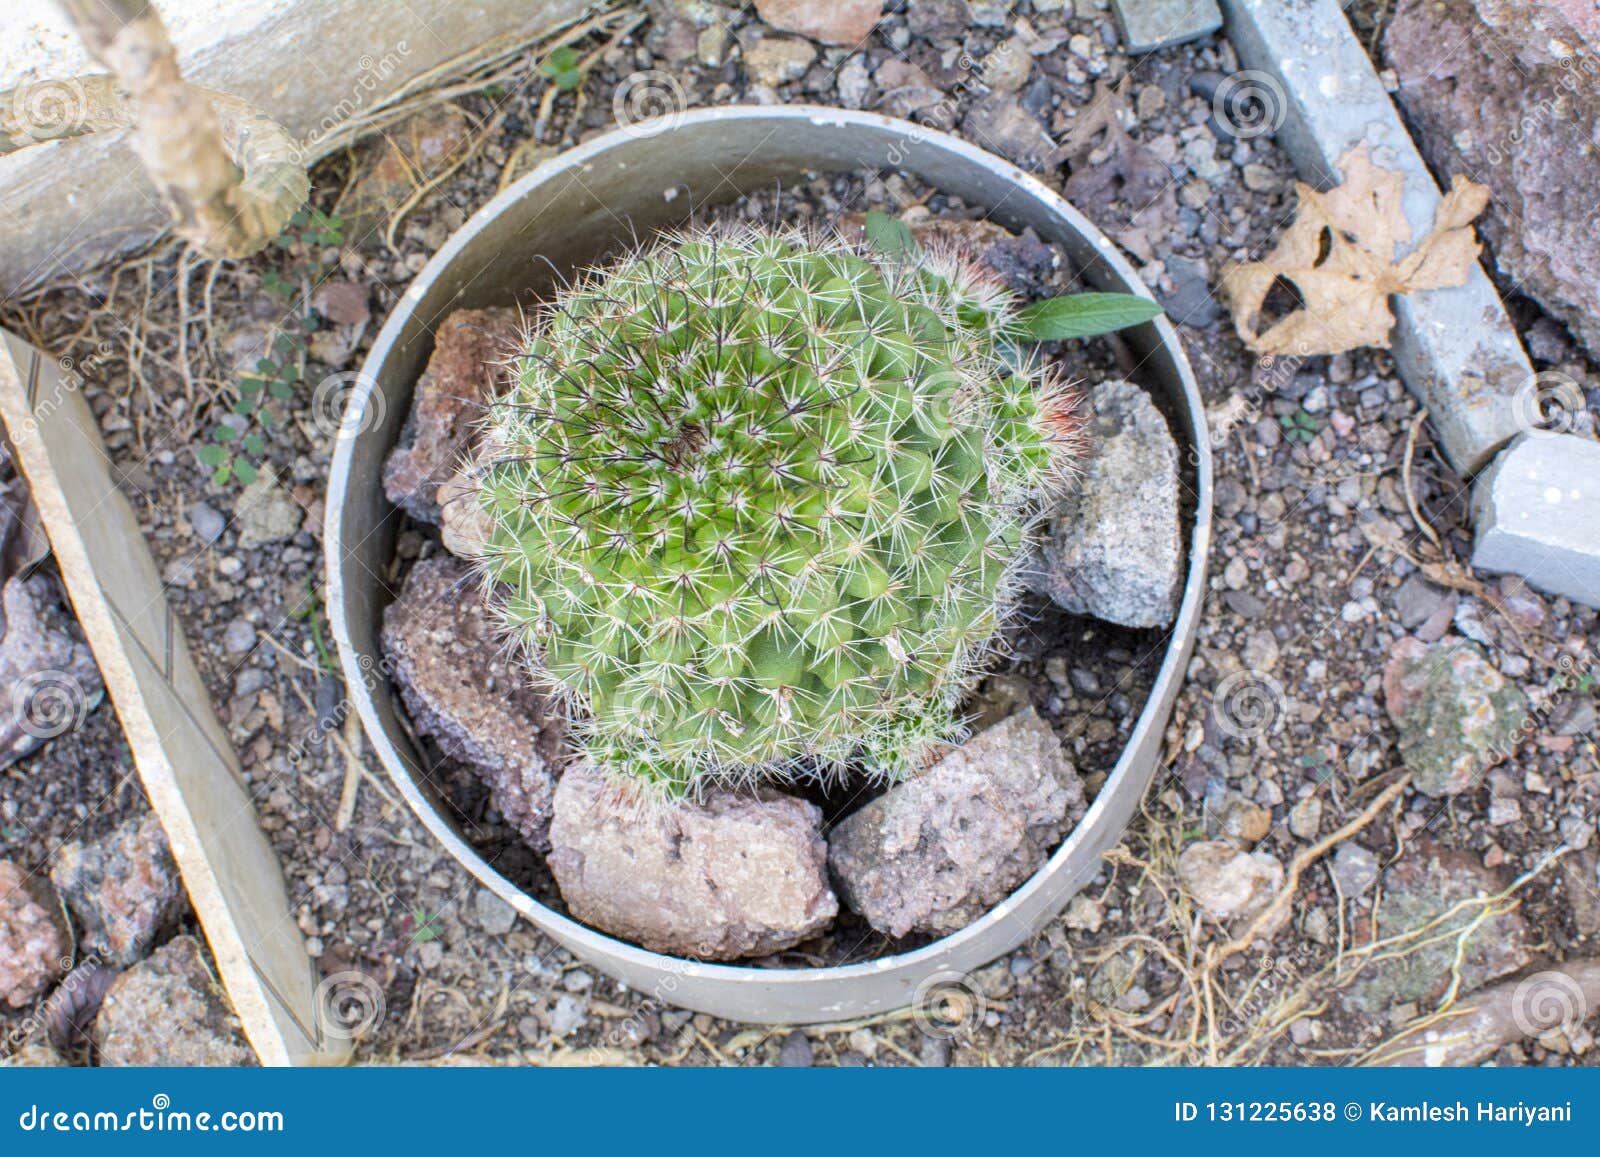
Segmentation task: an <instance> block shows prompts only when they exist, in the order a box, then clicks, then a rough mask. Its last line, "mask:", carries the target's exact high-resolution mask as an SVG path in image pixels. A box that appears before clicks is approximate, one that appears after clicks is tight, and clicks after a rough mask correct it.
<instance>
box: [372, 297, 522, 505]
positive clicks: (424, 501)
mask: <svg viewBox="0 0 1600 1157" xmlns="http://www.w3.org/2000/svg"><path fill="white" fill-rule="evenodd" d="M520 332H521V323H520V322H519V321H518V319H517V312H516V310H513V309H458V310H456V311H455V312H454V313H452V314H451V315H450V316H449V317H447V318H445V319H444V321H443V322H442V323H441V324H440V326H439V329H438V332H437V333H436V334H435V336H434V343H433V353H432V355H431V356H430V357H429V358H428V368H427V369H426V370H424V371H423V373H422V376H421V377H420V378H418V379H417V387H416V391H415V392H414V393H413V395H412V399H411V414H410V416H409V417H408V418H407V420H406V426H405V430H404V432H403V433H402V434H401V436H400V444H399V446H397V447H396V448H395V450H394V452H393V453H392V454H390V455H389V460H388V462H386V463H384V467H383V490H384V493H385V494H386V495H388V497H389V501H390V502H393V503H394V504H395V505H396V506H399V507H400V508H402V509H403V510H405V512H406V513H407V514H409V515H411V517H413V518H415V519H418V520H420V521H422V522H434V523H436V522H438V521H439V504H438V502H437V500H436V499H437V493H436V492H437V490H438V488H439V485H440V483H442V482H445V481H446V480H447V479H449V478H450V477H451V476H452V475H454V474H455V472H456V470H457V468H458V467H459V466H460V464H461V461H462V459H464V458H465V457H466V456H467V455H468V452H469V451H470V450H471V448H472V444H473V440H474V438H475V435H476V433H477V423H478V420H479V419H480V418H481V417H482V416H483V413H484V407H485V405H486V404H487V403H488V402H489V401H490V400H491V399H492V398H494V397H495V395H496V394H498V393H499V392H500V385H501V369H500V366H501V364H502V363H503V362H504V361H505V358H506V354H507V353H508V352H509V351H511V350H512V349H514V348H515V345H516V340H517V335H518V334H519V333H520Z"/></svg>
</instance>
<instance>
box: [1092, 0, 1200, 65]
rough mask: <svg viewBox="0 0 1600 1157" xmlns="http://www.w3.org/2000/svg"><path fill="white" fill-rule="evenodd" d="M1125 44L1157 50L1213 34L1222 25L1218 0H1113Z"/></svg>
mask: <svg viewBox="0 0 1600 1157" xmlns="http://www.w3.org/2000/svg"><path fill="white" fill-rule="evenodd" d="M1111 10H1112V12H1113V13H1115V14H1116V17H1117V27H1118V28H1120V29H1121V30H1122V40H1123V46H1124V47H1125V48H1126V49H1127V50H1128V51H1129V52H1130V53H1134V54H1138V53H1144V52H1155V51H1157V50H1158V49H1162V48H1171V47H1173V46H1174V45H1178V44H1187V43H1188V42H1189V41H1191V40H1199V39H1200V38H1201V37H1202V36H1210V35H1211V34H1212V33H1213V32H1215V31H1217V29H1219V28H1221V27H1222V13H1221V12H1220V11H1219V10H1218V9H1217V3H1216V0H1111Z"/></svg>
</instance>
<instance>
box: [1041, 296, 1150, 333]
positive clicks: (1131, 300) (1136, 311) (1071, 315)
mask: <svg viewBox="0 0 1600 1157" xmlns="http://www.w3.org/2000/svg"><path fill="white" fill-rule="evenodd" d="M1160 316H1161V307H1160V306H1159V305H1157V304H1156V303H1155V302H1153V301H1151V300H1150V299H1149V298H1148V297H1136V296H1134V295H1133V294H1131V293H1073V294H1068V295H1067V296H1065V297H1052V298H1050V299H1049V300H1047V301H1036V302H1034V303H1033V304H1032V305H1029V306H1025V307H1023V309H1022V310H1021V311H1020V312H1019V313H1018V314H1017V317H1016V320H1015V321H1014V322H1012V324H1011V332H1012V333H1013V334H1015V335H1017V336H1018V337H1022V338H1028V339H1031V340H1033V341H1066V340H1067V339H1068V338H1075V337H1093V336H1094V335H1095V334H1100V333H1111V332H1112V331H1113V330H1119V329H1127V328H1128V327H1129V326H1130V325H1141V324H1143V323H1144V322H1147V321H1149V320H1150V319H1151V318H1153V317H1160Z"/></svg>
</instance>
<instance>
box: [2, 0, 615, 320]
mask: <svg viewBox="0 0 1600 1157" xmlns="http://www.w3.org/2000/svg"><path fill="white" fill-rule="evenodd" d="M588 7H589V5H588V4H587V3H586V0H542V2H540V3H535V4H530V3H528V2H527V0H406V3H404V4H374V3H370V2H368V0H229V3H226V4H222V3H218V2H217V0H162V3H161V16H162V19H163V20H164V21H165V22H166V24H167V28H168V31H169V32H170V33H171V35H172V40H173V43H174V44H175V45H176V46H177V49H178V62H179V64H180V65H181V66H182V67H183V70H184V75H185V77H186V78H187V79H188V80H190V81H192V82H193V83H195V84H199V85H203V86H205V87H207V88H214V89H219V90H221V91H223V92H230V93H233V94H234V95H235V96H239V97H242V98H243V99H245V100H247V101H250V102H251V103H252V104H254V105H255V106H256V107H257V108H260V109H261V110H262V111H264V112H266V113H267V114H268V115H269V116H271V117H272V118H273V119H274V120H276V121H278V123H280V124H281V125H283V126H284V128H286V129H288V130H289V134H290V135H291V136H292V137H294V138H295V141H296V143H297V144H298V145H299V146H300V148H301V149H302V151H303V152H304V154H305V156H306V160H307V162H308V163H309V162H311V161H314V160H316V159H317V158H319V157H321V156H323V155H324V154H325V153H326V152H328V151H329V150H330V149H332V148H342V147H343V145H344V143H345V142H344V140H343V139H342V137H341V134H340V132H339V129H340V126H341V125H343V124H345V123H346V122H348V121H350V120H351V119H352V118H355V117H359V116H361V115H364V114H366V113H368V112H370V111H371V110H372V109H374V108H375V107H377V106H380V105H382V104H383V103H384V102H386V101H388V100H390V99H391V98H393V97H394V96H395V95H396V94H397V93H399V92H400V91H402V90H403V89H404V88H406V86H407V85H408V84H410V83H411V82H413V81H415V80H416V79H417V78H418V77H420V76H422V75H423V74H424V73H427V72H431V71H432V70H434V69H436V68H440V67H441V66H446V65H451V67H449V68H447V71H448V72H449V73H450V74H451V75H459V74H460V71H461V70H460V67H459V64H460V62H461V61H462V60H463V59H464V58H470V59H485V58H487V57H491V56H493V55H494V54H495V53H496V52H503V51H505V49H507V48H509V47H511V42H513V41H515V40H516V39H518V38H526V37H529V36H534V35H537V34H540V33H542V32H544V31H547V30H550V29H554V28H556V27H558V26H560V25H561V24H564V23H566V22H568V21H571V20H574V19H576V18H577V17H578V16H580V15H582V14H583V12H584V11H585V10H586V9H587V8H588ZM0 44H4V45H5V46H6V50H5V52H4V53H0V93H5V92H8V91H10V90H12V89H14V88H17V87H18V86H21V85H24V84H28V85H35V84H41V85H43V86H44V87H42V88H37V89H33V90H31V91H30V92H29V93H27V94H26V100H25V101H24V102H23V103H22V108H23V111H24V117H23V119H24V123H25V124H30V128H31V131H32V132H33V134H34V135H35V137H36V138H37V139H38V140H40V141H41V142H42V143H38V144H34V145H32V146H31V147H29V148H25V149H21V150H19V151H17V152H14V153H11V154H8V155H6V156H3V157H0V302H4V301H6V300H8V299H9V298H10V297H11V296H12V295H14V294H17V293H18V292H20V291H22V290H24V289H26V288H28V287H29V286H32V285H35V284H37V283H39V282H41V281H45V280H49V279H50V278H53V277H55V276H58V275H59V274H60V273H62V272H74V273H76V272H82V271H83V270H86V269H90V268H92V267H94V266H95V265H97V264H99V263H100V262H101V261H104V260H105V259H106V258H107V257H110V256H113V255H115V254H117V253H120V252H124V251H126V250H128V249H131V248H134V247H137V246H138V245H140V244H143V243H145V242H148V241H150V240H151V239H152V238H154V237H155V236H156V235H157V234H158V233H160V232H161V230H162V229H164V228H165V227H166V220H167V218H166V214H165V212H164V211H163V210H162V208H161V206H160V205H159V204H158V202H157V200H156V195H155V191H154V190H153V189H152V188H151V187H150V183H149V182H148V181H147V180H146V179H145V177H144V172H143V170H142V169H141V168H140V166H139V163H138V161H137V160H136V159H135V158H134V156H133V154H132V153H131V152H130V151H129V150H128V148H127V146H126V145H125V144H124V143H123V142H122V140H121V139H120V135H119V134H110V133H97V134H94V135H92V136H87V137H78V138H75V139H71V140H56V139H53V137H54V136H56V135H59V128H58V127H57V126H59V125H60V124H70V123H72V122H73V121H74V120H75V119H79V118H81V117H82V115H83V108H84V106H83V103H82V93H81V92H80V91H78V90H77V89H75V88H74V86H73V84H72V83H71V81H72V78H73V77H75V76H78V75H79V74H82V73H98V72H104V71H105V70H104V69H103V68H101V67H100V66H99V65H97V64H95V63H93V62H92V61H90V60H89V59H88V56H87V54H86V53H85V52H84V50H83V46H82V45H81V44H80V43H79V42H78V40H77V37H76V36H75V35H74V34H73V32H72V30H71V28H70V27H69V26H68V24H67V22H66V20H65V18H64V17H63V16H62V15H61V14H60V12H59V11H58V10H57V8H56V6H55V5H54V4H43V3H37V2H35V3H20V4H18V3H10V4H0ZM45 82H49V83H45ZM30 118H31V119H30Z"/></svg>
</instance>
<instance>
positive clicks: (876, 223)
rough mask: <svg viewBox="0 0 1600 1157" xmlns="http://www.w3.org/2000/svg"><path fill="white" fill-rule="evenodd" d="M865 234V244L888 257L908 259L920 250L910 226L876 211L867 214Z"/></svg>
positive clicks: (896, 218)
mask: <svg viewBox="0 0 1600 1157" xmlns="http://www.w3.org/2000/svg"><path fill="white" fill-rule="evenodd" d="M866 233H867V244H868V245H870V246H872V248H874V249H876V250H877V251H878V252H879V253H883V254H885V255H887V256H889V257H910V256H913V255H914V254H916V253H917V252H918V251H919V249H920V247H919V246H918V245H917V235H916V234H915V233H913V232H912V231H911V226H909V225H907V224H906V223H905V222H904V221H902V220H900V219H899V218H898V217H891V216H889V214H887V213H880V212H878V211H877V210H876V209H874V210H872V211H871V212H869V213H868V214H867V224H866Z"/></svg>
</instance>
